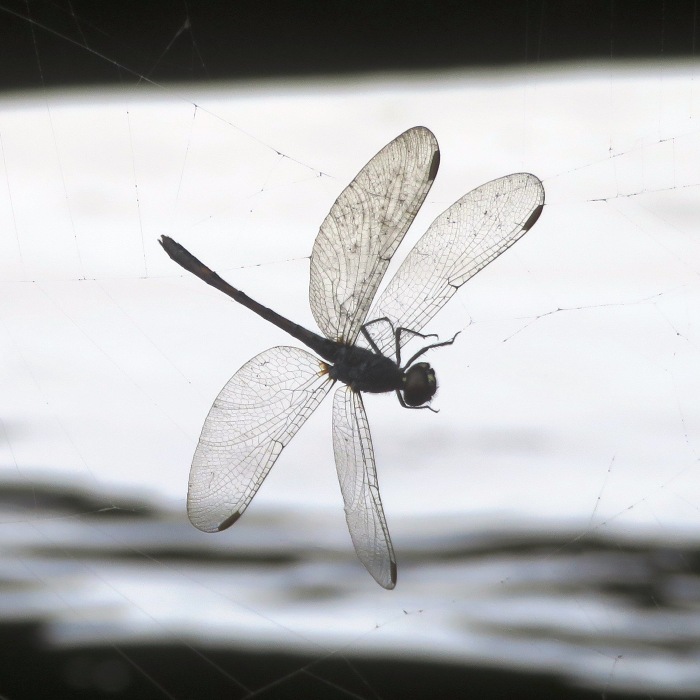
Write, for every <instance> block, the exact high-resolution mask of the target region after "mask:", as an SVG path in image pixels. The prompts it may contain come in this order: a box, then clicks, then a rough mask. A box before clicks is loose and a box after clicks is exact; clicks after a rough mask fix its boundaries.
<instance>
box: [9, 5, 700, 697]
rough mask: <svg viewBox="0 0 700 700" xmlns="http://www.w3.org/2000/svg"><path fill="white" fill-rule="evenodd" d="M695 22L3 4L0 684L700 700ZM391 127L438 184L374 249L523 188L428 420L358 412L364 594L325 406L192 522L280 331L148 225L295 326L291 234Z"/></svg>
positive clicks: (531, 10)
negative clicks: (378, 506)
mask: <svg viewBox="0 0 700 700" xmlns="http://www.w3.org/2000/svg"><path fill="white" fill-rule="evenodd" d="M699 26H700V19H699V18H698V4H697V1H696V0H690V1H688V2H683V1H681V0H676V1H675V2H672V3H671V2H663V1H661V0H659V1H658V2H657V1H655V0H652V1H650V2H645V3H638V2H632V1H626V2H625V1H620V0H618V1H616V2H614V1H613V0H605V1H603V0H601V1H600V2H575V1H573V0H564V1H563V2H558V3H547V2H545V0H537V1H536V0H531V1H529V2H490V3H485V2H468V1H467V2H459V3H453V2H419V1H415V2H411V1H406V2H384V3H376V2H375V3H362V2H355V3H350V2H323V3H321V2H307V3H300V4H289V3H281V2H255V3H253V2H248V3H246V2H231V3H227V4H225V5H224V4H223V3H222V4H214V3H185V2H182V3H165V2H149V3H135V2H104V3H85V2H76V1H72V2H71V0H56V1H55V2H44V1H42V2H35V1H33V0H28V1H22V2H13V1H12V0H9V1H8V0H4V1H3V2H2V4H1V5H0V39H1V41H0V57H1V60H0V90H2V93H1V94H0V155H1V156H2V160H1V161H0V164H1V167H2V177H0V192H1V194H0V373H1V375H0V376H1V377H2V379H1V384H0V386H1V389H0V548H1V550H2V557H0V645H1V646H0V648H1V650H2V652H1V653H2V658H3V663H2V665H0V695H2V697H3V698H9V699H13V700H14V699H19V698H35V697H49V696H50V697H54V698H62V697H66V698H81V697H85V698H100V697H105V698H107V697H109V698H119V697H124V698H177V699H178V700H180V699H181V698H202V697H227V698H231V697H232V698H249V697H261V698H282V697H290V698H292V697H294V698H296V697H320V698H326V697H328V698H348V697H349V698H394V697H405V696H406V695H407V694H409V693H410V694H411V695H412V696H413V697H434V696H437V695H440V696H446V697H451V696H460V695H462V694H463V693H464V692H465V689H469V692H471V693H472V694H473V695H474V696H476V697H480V698H489V697H494V698H495V697H504V696H506V697H523V698H526V697H532V698H535V697H536V698H543V697H553V698H554V697H566V698H613V697H625V698H634V697H639V698H647V697H654V698H666V697H669V698H670V697H697V696H698V695H700V578H699V571H700V555H699V544H700V527H699V526H700V474H699V473H698V470H699V469H700V465H699V462H698V459H699V457H700V437H699V428H700V407H699V405H698V401H697V396H698V393H699V392H700V373H699V372H698V367H699V366H700V362H699V360H700V346H699V342H700V337H699V332H700V330H699V328H698V318H700V315H699V312H700V282H699V278H698V273H699V272H700V237H699V234H698V224H697V221H698V220H699V219H698V214H699V213H700V211H699V210H700V203H699V200H698V188H699V187H700V165H699V163H700V130H699V129H698V124H697V122H698V118H699V114H700V90H699V87H698V64H697V58H696V56H695V52H696V46H697V41H698V28H699ZM419 124H422V125H425V126H427V127H429V128H430V129H431V130H432V131H433V132H434V133H435V134H436V136H437V138H438V141H439V143H440V146H441V152H442V158H441V168H440V173H439V175H438V178H437V180H436V182H435V185H434V186H433V188H432V190H431V192H430V194H429V196H428V198H427V200H426V203H425V205H424V206H423V208H422V210H421V212H420V213H419V215H418V217H417V219H416V222H415V224H414V226H413V227H412V229H411V230H410V231H409V234H408V235H407V237H406V241H405V242H404V243H403V245H402V246H401V247H400V248H399V251H398V252H397V254H396V261H395V262H397V263H398V262H400V261H401V260H402V259H403V256H404V255H405V254H406V252H407V251H408V250H409V249H410V246H411V245H412V243H413V242H415V240H417V238H418V237H419V235H420V234H421V233H422V232H423V231H424V230H425V229H426V228H427V226H428V225H429V224H430V222H431V221H432V220H433V219H434V218H435V217H436V216H437V215H438V214H439V213H440V212H441V211H443V210H444V209H445V208H446V207H447V206H449V205H450V204H451V203H452V202H454V201H455V200H456V199H458V198H459V197H461V196H462V195H463V194H464V193H465V192H467V191H469V190H471V189H473V188H474V187H477V186H478V185H480V184H482V183H484V182H486V181H488V180H491V179H493V178H496V177H500V176H502V175H506V174H508V173H511V172H519V171H527V172H532V173H535V174H536V175H537V176H538V177H540V178H541V179H542V180H543V182H544V186H545V190H546V198H547V199H546V206H545V209H544V213H543V214H542V217H541V218H540V220H539V222H538V223H537V225H536V226H535V227H534V228H533V229H532V231H531V232H530V233H528V235H527V236H525V238H523V239H522V240H521V241H519V242H518V244H517V245H516V246H515V247H514V248H512V249H511V250H509V251H508V252H507V253H505V254H504V255H503V256H502V257H501V258H499V259H498V260H497V261H496V262H494V263H493V264H492V265H491V266H490V267H489V268H487V269H486V270H485V271H483V272H482V273H480V274H479V275H478V276H477V277H475V278H474V279H473V280H471V281H470V282H469V283H468V284H467V285H466V286H465V287H464V288H463V289H462V290H460V293H459V294H458V295H457V296H456V297H455V298H454V299H453V300H452V301H451V302H450V304H449V305H448V306H447V307H446V308H445V309H444V310H443V311H442V312H441V313H440V314H439V315H438V317H436V319H435V320H434V322H432V323H431V324H430V326H429V327H428V328H427V331H428V332H435V333H438V334H440V336H441V337H445V338H447V337H451V336H452V335H453V334H454V333H455V332H457V331H462V333H461V334H460V336H459V337H458V339H457V342H455V344H454V345H453V346H450V347H447V348H443V349H439V350H435V351H433V352H431V353H430V357H429V361H430V362H431V364H432V365H433V366H434V367H435V369H436V372H437V374H438V379H439V382H440V390H439V393H438V395H437V397H436V399H435V402H434V405H435V407H436V408H439V409H440V412H439V413H438V414H432V413H431V414H429V415H425V414H426V413H428V412H427V411H406V410H404V409H402V408H401V407H400V406H399V405H398V402H397V401H396V399H395V397H394V396H389V395H386V396H372V397H369V398H368V399H367V400H366V402H365V404H366V407H367V412H368V415H369V419H370V424H371V428H372V436H373V440H374V445H375V451H376V457H377V465H378V472H379V479H380V487H381V494H382V500H383V503H384V509H385V512H386V516H387V520H388V524H389V528H390V530H391V533H392V536H393V540H394V546H395V549H396V554H397V559H398V584H397V587H396V589H395V590H394V591H390V592H389V591H385V590H382V589H380V588H379V587H378V586H377V585H376V584H375V583H374V581H373V580H372V579H371V578H370V577H369V576H368V574H367V573H366V572H365V570H364V568H363V567H362V565H361V564H360V563H359V562H358V561H357V559H356V558H355V555H354V552H353V549H352V544H351V542H350V538H349V536H348V533H347V528H346V524H345V518H344V515H343V510H342V501H341V497H340V493H339V489H338V485H337V478H336V475H335V469H334V462H333V455H332V446H331V427H330V403H331V402H330V401H327V402H326V403H324V404H323V405H322V406H321V408H320V409H319V410H318V411H317V412H316V414H315V415H314V416H312V418H311V419H310V420H309V421H308V423H307V424H306V425H305V426H304V428H303V429H302V430H301V431H300V432H299V434H298V435H297V436H296V438H295V439H294V440H293V441H292V443H291V444H290V445H289V447H288V448H287V449H286V450H285V452H284V453H283V455H282V456H281V457H280V459H279V461H278V462H277V464H276V466H275V468H274V469H273V470H272V472H271V474H270V476H269V477H268V479H267V481H266V482H265V484H264V486H263V487H262V489H261V491H260V492H259V493H258V495H257V496H256V498H255V500H254V502H253V504H252V505H251V507H250V508H249V510H248V511H247V512H246V514H245V517H243V518H242V519H241V520H240V522H238V523H237V524H236V526H235V527H234V528H232V529H230V530H228V531H226V532H225V533H220V534H216V535H207V534H203V533H201V532H199V531H197V530H196V529H194V528H193V527H192V526H191V525H190V524H189V522H188V520H187V517H186V513H185V498H186V491H187V478H188V473H189V466H190V462H191V459H192V454H193V452H194V449H195V447H196V444H197V439H198V436H199V431H200V429H201V426H202V423H203V421H204V418H205V416H206V414H207V412H208V410H209V407H210V406H211V404H212V402H213V400H214V398H215V397H216V395H217V394H218V392H219V391H220V389H221V387H222V386H223V385H224V384H225V382H226V381H227V380H228V379H229V377H230V376H231V375H232V374H233V373H234V372H235V371H236V370H237V369H238V368H239V367H240V366H241V365H242V364H243V363H244V362H246V361H247V360H248V359H249V358H251V357H253V356H254V355H255V354H257V353H259V352H261V351H263V350H264V349H266V348H268V347H270V346H272V345H279V344H292V345H295V344H296V343H294V342H290V339H288V338H286V337H285V336H284V334H283V333H282V332H281V331H279V330H277V329H275V328H274V327H272V326H269V324H267V323H266V322H264V321H262V320H261V319H258V318H257V317H255V316H254V315H253V314H252V313H250V312H249V311H247V310H246V309H243V308H239V307H238V306H237V305H235V304H233V303H232V302H231V301H230V300H228V299H227V298H226V297H224V296H223V295H221V294H220V293H218V292H216V291H215V290H212V289H210V288H208V287H206V286H205V285H204V284H202V283H201V282H200V281H199V280H197V279H194V278H191V276H187V275H186V274H184V273H183V272H182V271H181V270H180V269H179V268H177V267H176V266H175V265H174V264H173V263H172V262H171V261H170V260H169V259H168V258H167V256H165V254H164V253H163V251H162V250H161V249H160V246H158V244H157V239H158V237H159V236H160V235H162V234H167V235H170V236H172V237H173V238H175V239H176V240H178V241H180V242H181V243H183V244H184V245H185V246H187V247H188V248H189V249H190V250H191V251H192V252H193V253H194V254H195V255H197V256H198V257H200V258H201V259H202V260H203V261H205V262H207V263H208V264H210V265H211V267H213V268H214V269H215V270H217V271H218V272H219V273H221V274H222V275H223V276H224V277H226V278H227V279H229V280H230V281H231V283H232V284H234V285H235V286H238V287H239V288H241V289H243V290H245V291H246V292H247V293H248V294H249V295H251V296H252V297H253V298H255V299H257V300H259V301H260V302H262V303H264V304H266V305H269V306H271V307H273V308H275V309H276V310H277V311H279V312H280V313H283V314H285V315H288V316H289V317H291V318H292V319H293V320H295V321H297V322H298V323H301V324H303V325H306V326H307V327H310V328H312V329H315V324H314V321H313V318H312V316H311V313H310V309H309V305H308V268H309V254H310V251H311V247H312V245H313V241H314V238H315V235H316V233H317V231H318V227H319V225H320V223H321V221H322V220H323V218H324V217H325V215H326V214H327V212H328V210H329V209H330V207H331V205H332V203H333V201H334V199H335V197H337V195H338V194H339V193H340V192H341V190H342V189H343V188H344V187H345V186H346V185H347V184H348V183H349V182H350V180H351V179H352V178H353V177H354V176H355V175H356V174H357V172H358V170H359V169H360V168H361V167H362V166H363V165H364V164H365V163H366V161H367V160H368V159H369V158H370V157H371V156H372V155H374V154H375V153H376V152H377V151H378V150H379V149H380V148H381V147H382V146H384V145H385V144H386V143H388V142H389V141H390V140H391V139H393V138H394V137H395V136H397V135H398V134H399V133H401V132H403V131H404V130H406V129H407V128H410V127H412V126H416V125H419ZM394 268H395V266H393V265H392V268H391V269H394ZM391 269H390V271H389V275H388V276H387V279H389V277H390V275H391Z"/></svg>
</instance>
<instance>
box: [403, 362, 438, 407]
mask: <svg viewBox="0 0 700 700" xmlns="http://www.w3.org/2000/svg"><path fill="white" fill-rule="evenodd" d="M436 391H437V380H436V379H435V370H434V369H433V368H432V367H431V366H430V365H429V364H428V363H427V362H418V363H416V364H415V365H412V366H411V367H409V368H408V369H407V370H406V375H405V376H404V382H403V400H404V401H405V402H406V403H407V404H408V405H409V406H422V405H423V404H424V403H427V402H428V401H430V399H432V398H433V396H434V395H435V392H436Z"/></svg>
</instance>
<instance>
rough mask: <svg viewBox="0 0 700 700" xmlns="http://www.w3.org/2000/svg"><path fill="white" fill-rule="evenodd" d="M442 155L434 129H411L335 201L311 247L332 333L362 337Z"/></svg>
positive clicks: (322, 314)
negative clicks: (396, 254)
mask: <svg viewBox="0 0 700 700" xmlns="http://www.w3.org/2000/svg"><path fill="white" fill-rule="evenodd" d="M439 161H440V150H439V148H438V144H437V140H436V139H435V136H433V134H432V132H431V131H429V130H428V129H426V128H425V127H422V126H418V127H415V128H413V129H409V130H408V131H406V132H404V133H403V134H401V135H400V136H398V137H397V138H395V139H394V140H393V141H392V142H391V143H389V144H388V145H387V146H385V147H384V148H382V150H381V151H379V153H377V155H375V156H374V158H372V159H371V160H370V161H369V163H367V165H365V167H364V168H362V170H360V172H359V173H358V175H357V177H356V178H355V179H354V180H353V181H352V182H351V183H350V184H349V185H348V186H347V187H346V188H345V190H343V192H342V193H341V195H340V196H339V197H338V199H337V200H336V202H335V204H334V205H333V207H332V208H331V211H330V213H329V214H328V216H327V217H326V219H325V220H324V222H323V223H322V224H321V229H320V231H319V232H318V236H317V237H316V241H315V243H314V247H313V250H312V252H311V282H310V286H309V300H310V304H311V310H312V312H313V315H314V318H315V319H316V323H318V326H319V328H320V329H321V330H322V331H323V333H324V334H325V335H326V336H327V337H328V338H331V339H333V340H339V341H341V342H347V343H353V342H354V341H355V339H356V338H357V335H358V333H359V332H360V328H361V327H362V324H363V323H364V321H365V318H366V316H367V311H368V310H369V306H370V304H371V303H372V299H373V298H374V295H375V293H376V291H377V287H378V286H379V283H380V282H381V280H382V277H383V276H384V273H385V272H386V268H387V265H388V264H389V261H390V260H391V256H392V255H393V254H394V251H395V250H396V248H397V246H398V245H399V243H400V242H401V239H402V238H403V237H404V234H405V233H406V231H407V230H408V227H409V226H410V225H411V222H412V221H413V219H414V218H415V216H416V213H417V212H418V210H419V209H420V206H421V204H423V200H424V199H425V197H426V195H427V194H428V190H429V189H430V187H431V185H432V184H433V181H434V180H435V175H436V174H437V169H438V165H439Z"/></svg>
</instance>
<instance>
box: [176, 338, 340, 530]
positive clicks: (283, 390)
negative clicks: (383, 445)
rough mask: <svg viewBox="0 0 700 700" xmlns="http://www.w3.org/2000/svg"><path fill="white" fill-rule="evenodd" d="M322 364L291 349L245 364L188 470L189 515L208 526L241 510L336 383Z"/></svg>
mask: <svg viewBox="0 0 700 700" xmlns="http://www.w3.org/2000/svg"><path fill="white" fill-rule="evenodd" d="M333 383H334V382H333V380H331V379H330V378H329V377H328V375H327V374H326V372H325V370H324V367H323V363H322V362H321V361H320V360H319V359H317V358H316V357H314V356H313V355H312V354H311V353H308V352H306V351H305V350H300V349H299V348H293V347H275V348H270V349H269V350H266V351H265V352H262V353H260V354H259V355H257V356H256V357H254V358H253V359H252V360H249V361H248V362H246V364H244V365H243V367H241V368H240V369H239V370H238V372H236V374H234V375H233V377H231V379H230V380H229V381H228V383H227V384H226V386H224V388H223V389H222V390H221V393H220V394H219V395H218V396H217V398H216V401H214V405H213V406H212V407H211V410H210V411H209V415H208V416H207V419H206V421H205V422H204V427H203V428H202V434H201V436H200V438H199V444H198V445H197V450H196V451H195V455H194V460H193V462H192V469H191V470H190V481H189V490H188V493H187V514H188V515H189V518H190V521H191V522H192V524H193V525H194V526H195V527H197V528H199V529H200V530H204V531H205V532H217V531H219V530H225V529H226V528H227V527H229V526H230V525H233V523H234V522H236V520H238V518H239V517H240V516H241V514H242V513H243V511H244V510H245V509H246V507H247V506H248V504H249V503H250V501H251V499H252V498H253V496H254V495H255V494H256V493H257V491H258V489H259V488H260V485H261V484H262V482H263V480H264V479H265V477H266V476H267V474H268V472H269V471H270V468H271V467H272V465H273V464H274V463H275V460H276V459H277V457H279V455H280V452H282V450H283V448H284V446H285V445H286V444H287V443H288V442H289V441H290V440H291V439H292V437H294V435H295V434H296V432H297V431H298V430H299V428H300V427H301V426H302V425H303V424H304V421H306V419H307V418H308V417H309V416H310V415H311V414H312V413H313V412H314V410H315V409H316V407H317V406H318V405H319V403H320V402H321V401H322V399H323V397H324V396H325V395H326V394H327V393H328V391H329V389H330V388H331V386H332V385H333Z"/></svg>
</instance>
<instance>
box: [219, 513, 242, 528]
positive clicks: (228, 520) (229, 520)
mask: <svg viewBox="0 0 700 700" xmlns="http://www.w3.org/2000/svg"><path fill="white" fill-rule="evenodd" d="M241 515H242V513H241V511H239V510H237V511H236V512H235V513H234V514H233V515H230V516H229V517H228V518H226V520H224V521H222V522H221V523H220V524H219V527H217V528H216V529H217V530H218V531H219V532H221V531H222V530H226V529H228V528H229V527H231V525H233V524H234V523H235V522H236V520H238V518H240V517H241Z"/></svg>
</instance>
